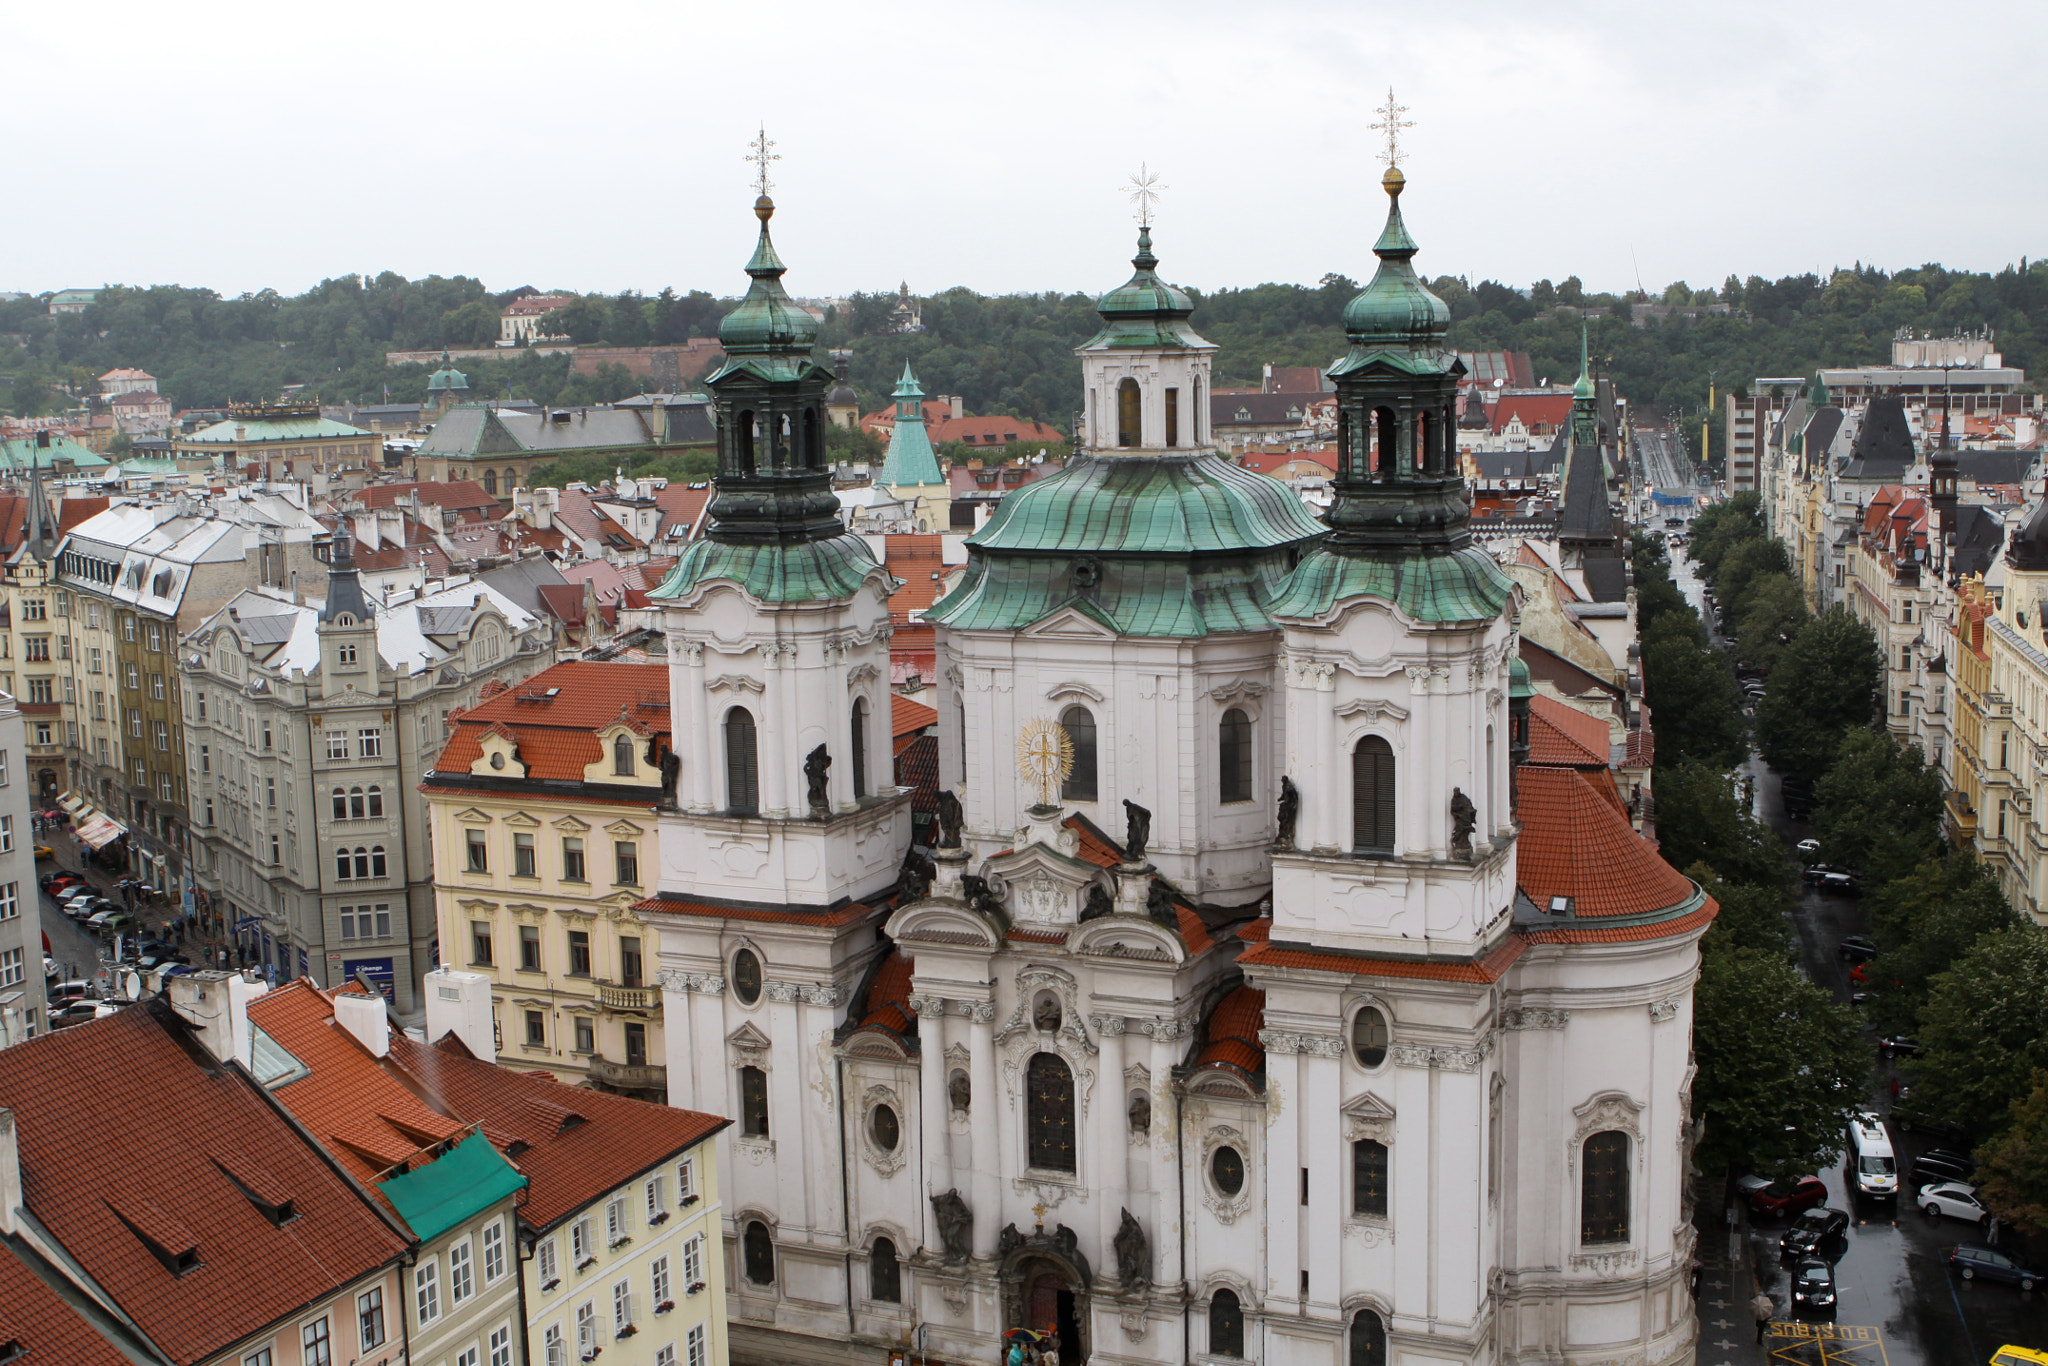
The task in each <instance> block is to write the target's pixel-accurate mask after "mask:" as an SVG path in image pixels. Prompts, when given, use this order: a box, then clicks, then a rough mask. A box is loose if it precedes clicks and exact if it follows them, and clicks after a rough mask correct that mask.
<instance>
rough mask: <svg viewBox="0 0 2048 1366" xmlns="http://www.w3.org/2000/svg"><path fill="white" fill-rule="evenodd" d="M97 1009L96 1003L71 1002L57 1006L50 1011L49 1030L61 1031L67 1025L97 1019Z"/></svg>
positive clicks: (98, 1004) (97, 1004)
mask: <svg viewBox="0 0 2048 1366" xmlns="http://www.w3.org/2000/svg"><path fill="white" fill-rule="evenodd" d="M99 1008H100V1003H99V1002H98V1001H73V1002H71V1003H70V1004H68V1005H62V1006H57V1007H55V1008H54V1009H52V1010H51V1011H50V1028H52V1029H63V1028H65V1027H67V1026H69V1025H75V1024H83V1023H85V1022H86V1021H87V1020H90V1019H94V1018H97V1016H98V1014H99Z"/></svg>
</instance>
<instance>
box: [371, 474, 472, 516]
mask: <svg viewBox="0 0 2048 1366" xmlns="http://www.w3.org/2000/svg"><path fill="white" fill-rule="evenodd" d="M406 494H411V495H413V496H414V497H415V498H417V499H418V500H419V501H420V502H422V503H426V504H429V505H431V506H433V507H437V508H443V509H445V510H447V511H449V512H458V513H459V512H464V511H468V510H471V509H474V510H476V511H478V512H488V513H490V514H492V515H493V516H495V515H496V514H497V510H498V500H497V499H496V498H494V497H492V496H491V495H490V494H488V493H485V492H484V486H483V485H482V484H479V483H477V482H476V481H475V480H474V479H451V480H450V481H448V482H447V483H445V484H437V483H432V482H421V483H417V484H371V485H370V486H369V487H368V488H365V489H363V490H361V491H360V492H358V493H357V494H356V497H358V498H360V499H361V500H362V503H363V506H364V507H366V508H388V507H396V506H397V505H398V500H399V499H400V498H402V497H404V496H405V495H406Z"/></svg>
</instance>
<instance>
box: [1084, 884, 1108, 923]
mask: <svg viewBox="0 0 2048 1366" xmlns="http://www.w3.org/2000/svg"><path fill="white" fill-rule="evenodd" d="M1115 909H1116V903H1115V902H1114V901H1113V900H1112V899H1111V898H1110V895H1109V888H1107V887H1105V886H1103V885H1102V884H1101V883H1099V882H1091V883H1089V884H1088V899H1087V900H1086V901H1085V902H1083V903H1082V905H1081V920H1082V923H1084V924H1085V923H1087V922H1088V921H1090V920H1099V919H1100V918H1102V917H1103V916H1105V915H1109V914H1110V913H1111V912H1113V911H1114V910H1115Z"/></svg>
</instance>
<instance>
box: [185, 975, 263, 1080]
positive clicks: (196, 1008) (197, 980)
mask: <svg viewBox="0 0 2048 1366" xmlns="http://www.w3.org/2000/svg"><path fill="white" fill-rule="evenodd" d="M269 989H270V988H268V987H266V986H263V985H262V984H260V983H257V982H252V981H250V980H249V979H248V978H246V977H244V976H242V974H240V973H239V972H223V971H220V970H218V969H213V970H209V971H206V972H188V973H186V974H185V975H184V976H182V977H173V978H172V979H171V1009H173V1010H175V1011H177V1012H178V1014H179V1015H180V1016H182V1017H184V1019H185V1021H186V1023H188V1024H190V1025H191V1026H192V1027H193V1028H194V1030H196V1031H197V1032H198V1035H199V1042H200V1044H201V1045H202V1046H203V1047H204V1048H205V1049H206V1051H207V1052H209V1053H211V1054H213V1056H214V1057H216V1058H219V1059H220V1060H221V1061H222V1062H239V1063H241V1064H242V1065H243V1066H244V1067H246V1066H248V1065H249V1002H251V1001H253V1000H255V999H256V998H257V997H258V996H261V995H262V994H263V993H264V992H266V991H268V990H269Z"/></svg>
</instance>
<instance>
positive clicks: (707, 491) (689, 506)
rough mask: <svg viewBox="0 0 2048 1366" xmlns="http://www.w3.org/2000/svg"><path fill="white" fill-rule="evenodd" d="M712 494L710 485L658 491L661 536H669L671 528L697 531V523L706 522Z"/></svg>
mask: <svg viewBox="0 0 2048 1366" xmlns="http://www.w3.org/2000/svg"><path fill="white" fill-rule="evenodd" d="M712 492H713V490H712V487H711V485H709V484H702V485H695V484H670V485H669V486H668V487H666V488H659V489H656V490H655V491H654V505H655V506H656V507H658V508H660V509H661V535H662V536H664V537H666V536H668V535H669V533H670V530H671V528H674V527H678V526H687V527H689V528H690V530H691V531H692V532H694V531H696V529H697V523H699V522H701V521H703V520H704V508H705V506H706V505H707V504H709V503H710V502H711V494H712ZM652 586H653V585H651V584H650V585H649V587H652Z"/></svg>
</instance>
